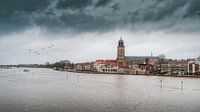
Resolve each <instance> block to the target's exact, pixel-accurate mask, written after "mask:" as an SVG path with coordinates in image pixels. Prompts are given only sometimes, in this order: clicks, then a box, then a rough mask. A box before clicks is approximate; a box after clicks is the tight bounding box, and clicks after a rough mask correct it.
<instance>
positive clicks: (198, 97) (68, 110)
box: [0, 68, 200, 112]
mask: <svg viewBox="0 0 200 112" xmlns="http://www.w3.org/2000/svg"><path fill="white" fill-rule="evenodd" d="M23 70H24V69H23V68H14V69H0V112H200V79H198V78H197V79H196V78H176V77H156V76H128V75H126V76H123V75H104V74H82V73H69V72H60V71H54V70H51V69H43V68H30V72H28V73H27V72H23ZM181 81H183V84H181Z"/></svg>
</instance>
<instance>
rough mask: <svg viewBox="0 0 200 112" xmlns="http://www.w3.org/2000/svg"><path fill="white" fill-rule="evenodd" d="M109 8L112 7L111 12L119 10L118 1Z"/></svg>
mask: <svg viewBox="0 0 200 112" xmlns="http://www.w3.org/2000/svg"><path fill="white" fill-rule="evenodd" d="M111 8H112V9H113V12H115V11H117V10H119V3H115V4H113V6H112V7H111Z"/></svg>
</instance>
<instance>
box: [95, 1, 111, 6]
mask: <svg viewBox="0 0 200 112" xmlns="http://www.w3.org/2000/svg"><path fill="white" fill-rule="evenodd" d="M110 2H111V0H98V1H97V3H96V4H95V6H96V7H100V6H105V5H107V4H109V3H110Z"/></svg>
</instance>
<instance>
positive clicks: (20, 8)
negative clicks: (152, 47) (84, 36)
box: [0, 0, 200, 33]
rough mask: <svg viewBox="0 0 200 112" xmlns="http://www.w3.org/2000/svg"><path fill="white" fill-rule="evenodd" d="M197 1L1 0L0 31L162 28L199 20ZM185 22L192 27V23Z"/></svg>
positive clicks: (199, 12)
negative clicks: (35, 26)
mask: <svg viewBox="0 0 200 112" xmlns="http://www.w3.org/2000/svg"><path fill="white" fill-rule="evenodd" d="M199 4H200V1H199V0H135V1H132V0H118V1H115V0H17V1H13V0H1V1H0V32H1V33H2V32H12V31H17V30H23V29H25V28H27V27H31V26H32V25H37V26H41V27H44V28H46V29H47V30H48V29H49V30H51V29H53V30H54V29H58V30H59V29H60V30H63V29H71V30H74V31H109V30H112V29H115V28H126V27H127V26H130V25H132V26H135V25H138V26H145V24H147V25H149V23H151V24H156V25H157V26H158V28H159V29H160V30H165V27H166V26H167V27H168V28H170V27H174V25H177V24H181V22H182V23H185V22H186V21H185V19H187V21H194V20H195V19H199V17H200V7H199ZM195 21H198V20H195ZM140 24H142V25H140ZM163 24H164V25H165V27H163V26H162V25H163ZM188 24H189V25H187V26H190V27H191V29H192V28H193V23H192V22H190V23H188ZM195 25H196V26H195V28H197V27H198V26H199V27H200V23H195ZM182 28H184V26H183V27H182ZM140 29H141V30H142V29H143V28H141V27H140ZM53 30H52V31H53Z"/></svg>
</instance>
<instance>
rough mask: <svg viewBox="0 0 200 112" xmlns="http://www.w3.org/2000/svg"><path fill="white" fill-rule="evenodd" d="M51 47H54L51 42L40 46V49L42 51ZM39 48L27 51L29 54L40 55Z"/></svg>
mask: <svg viewBox="0 0 200 112" xmlns="http://www.w3.org/2000/svg"><path fill="white" fill-rule="evenodd" d="M51 48H54V45H53V44H50V45H49V46H48V47H47V48H41V49H40V50H42V51H43V50H46V49H51ZM40 50H33V49H28V53H29V54H35V55H40V54H41V52H40Z"/></svg>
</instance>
